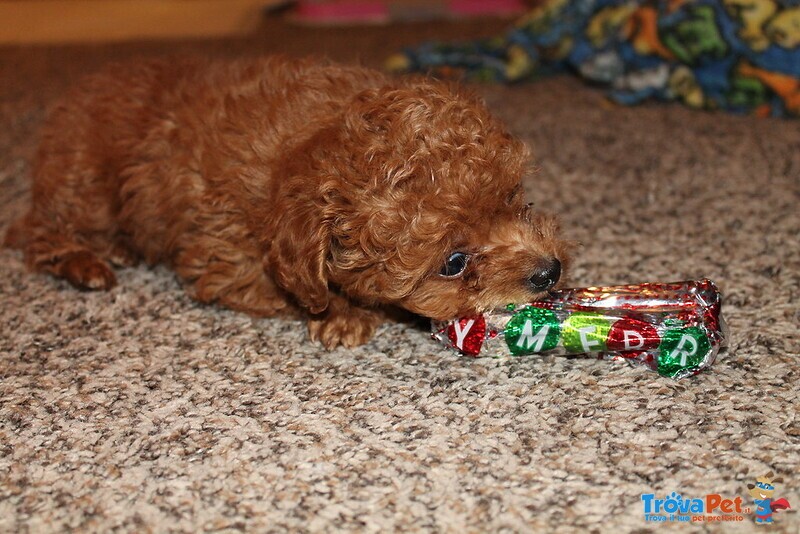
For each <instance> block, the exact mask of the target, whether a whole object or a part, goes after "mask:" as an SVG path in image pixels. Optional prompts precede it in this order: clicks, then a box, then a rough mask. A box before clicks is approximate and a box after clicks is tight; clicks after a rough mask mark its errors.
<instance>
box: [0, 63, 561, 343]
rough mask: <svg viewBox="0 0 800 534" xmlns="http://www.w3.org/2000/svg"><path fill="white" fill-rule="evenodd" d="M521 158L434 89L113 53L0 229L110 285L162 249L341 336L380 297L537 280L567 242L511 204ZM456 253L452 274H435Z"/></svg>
mask: <svg viewBox="0 0 800 534" xmlns="http://www.w3.org/2000/svg"><path fill="white" fill-rule="evenodd" d="M527 158H528V153H527V151H526V149H525V148H524V146H523V145H522V144H521V143H520V142H519V141H517V140H515V139H514V138H512V137H511V136H510V135H509V134H508V133H507V131H506V130H505V129H504V127H503V126H502V125H501V124H500V123H499V122H498V121H497V120H495V119H494V118H493V117H492V116H491V115H490V114H489V113H488V111H487V110H486V108H485V106H484V105H483V104H482V103H481V102H480V101H479V100H478V99H476V98H475V97H473V96H471V95H469V94H466V93H465V92H463V90H461V89H459V88H457V87H453V86H451V85H448V84H445V83H442V82H436V81H432V80H426V79H420V78H416V79H404V80H396V79H391V78H387V77H386V76H384V75H383V74H381V73H379V72H376V71H372V70H368V69H364V68H359V67H346V66H341V65H335V64H330V63H320V62H315V61H313V60H306V61H291V60H286V59H281V58H267V59H252V60H240V61H236V62H208V61H203V60H196V59H184V60H180V61H176V60H169V61H168V60H156V61H146V62H139V63H132V64H120V65H114V66H110V67H109V68H107V69H106V70H105V71H104V72H102V73H99V74H96V75H94V76H91V77H89V78H87V79H85V80H84V81H83V82H82V83H81V84H79V85H78V86H77V87H75V88H74V89H73V90H72V91H71V92H70V93H69V94H67V95H66V96H65V98H64V99H63V100H62V101H61V102H60V103H59V104H58V105H57V106H55V108H54V109H53V110H52V111H51V113H50V116H49V119H48V120H47V123H46V125H45V126H44V129H43V133H42V141H41V146H40V148H39V152H38V155H37V157H36V160H35V162H34V165H33V190H32V196H33V201H32V207H31V209H30V211H29V212H28V213H27V214H26V215H25V216H24V217H23V218H22V219H20V220H19V221H17V223H15V225H13V226H12V228H11V229H10V230H9V232H8V235H7V238H6V242H7V244H8V245H10V246H14V247H17V248H21V249H23V250H24V251H25V257H26V261H27V263H28V265H29V266H30V268H32V269H34V270H37V271H43V272H49V273H51V274H53V275H55V276H58V277H62V278H65V279H67V280H68V281H69V282H71V283H72V284H73V285H75V286H77V287H79V288H85V289H108V288H110V287H112V286H113V285H114V283H115V276H114V272H113V269H112V267H111V266H112V264H113V265H120V266H124V265H132V264H134V263H136V262H137V261H138V260H139V259H143V260H144V261H145V262H147V263H148V264H151V265H152V264H155V263H158V262H164V263H166V264H168V265H170V266H171V267H172V268H173V269H174V270H175V271H176V272H177V274H178V275H179V276H180V277H181V279H182V280H184V281H185V282H186V284H187V285H188V286H189V288H190V290H191V292H192V294H193V296H194V297H195V298H197V299H198V300H200V301H202V302H217V303H220V304H223V305H225V306H228V307H231V308H234V309H237V310H242V311H244V312H247V313H250V314H253V315H257V316H272V315H275V314H278V313H298V312H300V313H307V314H308V316H309V332H310V334H311V336H312V337H313V338H315V339H319V340H321V341H322V343H323V344H325V346H327V347H333V346H336V345H337V344H343V345H346V346H353V345H357V344H360V343H363V342H365V341H366V340H368V339H369V338H370V336H371V335H372V333H373V332H374V330H375V328H376V326H377V325H378V324H380V322H381V321H382V314H381V312H380V308H381V307H382V306H386V305H389V306H400V307H402V308H405V309H407V310H410V311H412V312H415V313H418V314H421V315H424V316H427V317H431V318H436V319H447V318H451V317H454V316H457V315H466V314H470V313H474V312H476V311H477V310H482V309H487V308H491V307H495V306H498V305H503V304H506V303H508V302H512V301H517V302H518V301H525V300H529V299H531V298H533V297H536V296H537V295H539V294H541V292H542V291H543V290H544V289H546V287H544V288H543V287H542V286H541V284H539V285H536V284H533V285H532V282H531V281H532V280H534V281H535V280H537V278H536V276H537V273H541V272H542V271H543V269H546V268H547V267H548V266H552V265H553V262H554V259H559V260H561V261H562V262H565V261H566V256H565V254H566V248H567V247H566V245H565V243H564V242H563V241H560V240H559V239H558V238H557V237H556V231H557V229H556V226H555V223H554V222H553V220H552V219H549V218H546V217H542V216H535V215H531V214H530V213H529V211H528V210H527V208H526V206H525V205H524V203H523V200H522V193H521V191H522V190H521V187H520V179H521V177H522V174H523V172H524V170H525V165H526V161H527ZM456 251H458V252H463V253H465V254H468V255H469V256H468V261H467V266H466V269H465V270H464V271H463V273H461V274H460V275H458V276H453V277H444V276H442V275H440V271H441V270H442V265H443V263H444V262H445V261H446V260H447V258H448V257H449V256H450V255H451V254H452V253H453V252H456ZM538 276H539V278H541V275H538ZM551 278H556V279H557V278H558V276H557V273H556V276H555V277H552V276H551ZM553 282H555V280H550V281H549V282H548V283H547V285H552V283H553Z"/></svg>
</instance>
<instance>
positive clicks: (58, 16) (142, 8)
mask: <svg viewBox="0 0 800 534" xmlns="http://www.w3.org/2000/svg"><path fill="white" fill-rule="evenodd" d="M278 3H279V0H37V1H19V0H15V1H8V0H3V1H0V21H2V22H0V44H26V43H81V42H83V43H86V42H105V41H126V40H134V39H137V40H139V39H180V38H192V37H221V36H230V35H244V34H247V33H249V32H251V31H252V30H254V29H255V28H256V27H257V26H258V23H259V19H260V17H261V13H262V10H263V9H264V8H265V7H267V6H269V5H274V4H278Z"/></svg>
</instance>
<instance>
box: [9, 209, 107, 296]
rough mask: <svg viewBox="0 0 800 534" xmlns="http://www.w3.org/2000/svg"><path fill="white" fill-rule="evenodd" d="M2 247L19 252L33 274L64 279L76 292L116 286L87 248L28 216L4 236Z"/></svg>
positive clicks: (105, 269)
mask: <svg viewBox="0 0 800 534" xmlns="http://www.w3.org/2000/svg"><path fill="white" fill-rule="evenodd" d="M5 245H6V246H8V247H11V248H20V249H22V250H23V251H24V253H25V262H26V263H27V265H28V268H30V269H31V270H33V271H37V272H44V273H49V274H52V275H53V276H55V277H57V278H64V279H65V280H67V281H68V282H69V283H70V284H72V285H73V286H75V287H77V288H79V289H103V290H105V289H110V288H112V287H113V286H114V285H115V284H116V277H115V276H114V271H112V270H111V267H110V266H109V265H108V263H106V262H105V261H103V260H102V259H100V258H99V257H98V256H97V255H96V254H95V253H94V252H93V251H92V250H91V249H90V248H89V247H87V246H85V245H82V244H80V243H79V242H78V241H77V240H76V239H75V238H73V237H71V236H69V235H68V234H67V233H66V232H64V231H63V230H58V229H55V228H52V227H49V226H48V225H44V224H42V223H40V222H39V221H37V220H36V217H34V216H33V215H32V214H28V215H26V216H24V217H22V218H21V219H19V220H17V221H16V222H15V223H14V224H13V225H12V226H11V228H9V230H8V233H7V234H6V239H5Z"/></svg>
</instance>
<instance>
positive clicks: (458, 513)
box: [0, 23, 800, 532]
mask: <svg viewBox="0 0 800 534" xmlns="http://www.w3.org/2000/svg"><path fill="white" fill-rule="evenodd" d="M465 28H466V29H465ZM498 29H499V26H498V25H496V24H495V25H493V24H483V23H480V24H475V25H472V26H470V25H467V26H466V27H465V26H464V25H455V24H453V25H447V24H435V25H422V26H406V27H397V28H391V29H388V30H380V29H374V28H373V29H364V30H359V31H351V30H344V29H330V30H290V29H288V28H285V27H283V26H280V25H279V24H271V25H266V26H265V27H264V28H263V30H262V31H261V32H260V33H259V34H258V35H256V36H254V37H252V38H250V39H246V40H238V41H224V42H213V43H208V42H205V43H201V42H196V43H188V42H181V43H151V44H140V45H116V46H113V47H107V48H89V47H86V48H84V47H71V48H36V49H3V50H0V231H4V229H5V228H6V226H7V224H8V223H9V222H10V221H11V219H12V218H13V217H15V216H17V215H19V214H20V213H22V211H23V209H24V206H25V202H26V195H27V191H28V182H27V172H28V163H27V161H28V158H29V157H30V155H31V152H32V151H33V148H34V147H35V142H36V131H37V127H38V126H39V125H40V123H41V121H42V119H43V113H44V111H43V110H44V106H45V105H46V104H47V103H48V102H49V101H51V100H52V98H53V97H54V96H55V95H57V94H59V93H60V92H61V91H62V90H63V89H64V87H65V86H66V85H67V84H68V83H70V82H71V81H72V80H74V79H75V78H76V77H77V76H79V75H81V74H83V73H85V72H87V71H90V70H93V69H94V68H96V67H98V66H99V65H101V64H103V63H104V62H106V61H108V60H110V59H120V58H126V57H130V56H133V55H153V54H162V53H168V52H172V53H174V52H187V51H188V52H197V53H207V54H214V55H221V56H234V55H238V54H254V53H264V52H276V51H283V52H286V53H289V54H293V55H302V54H307V53H312V52H324V53H327V54H329V55H330V56H332V57H334V58H336V59H340V60H344V61H354V60H357V59H360V60H361V61H363V62H364V63H366V64H369V65H378V64H379V62H380V60H381V58H383V57H384V56H385V55H387V54H388V53H390V52H392V51H394V50H397V49H398V48H399V47H400V46H402V45H409V44H412V43H414V42H418V41H422V40H427V39H432V38H439V39H447V38H449V37H450V36H451V35H464V34H465V31H470V32H472V33H471V35H474V36H475V37H481V36H483V35H492V34H493V33H496V32H497V31H498ZM478 90H479V91H480V92H481V93H482V94H483V95H484V96H485V98H486V100H487V102H488V103H489V105H490V107H491V108H492V109H493V110H494V111H495V112H496V113H497V114H498V115H499V116H500V117H502V118H503V119H505V120H506V121H507V122H508V124H509V125H510V128H511V129H512V130H513V131H514V132H515V133H516V134H517V135H519V136H521V137H522V138H524V139H525V140H526V141H527V142H529V143H530V144H531V145H532V146H533V148H534V152H535V154H536V163H537V171H536V172H535V173H532V174H531V175H530V176H529V177H528V178H527V180H526V187H527V190H528V194H529V196H530V199H531V200H533V201H534V202H535V203H536V204H537V205H539V206H540V207H542V208H546V209H548V210H550V211H553V212H556V213H558V214H559V215H560V216H561V218H562V222H563V227H564V228H565V231H566V234H567V235H568V236H569V237H571V238H573V239H576V240H578V241H580V242H581V243H582V248H581V249H580V251H579V253H578V256H577V258H576V261H575V267H574V270H573V272H572V278H571V279H572V283H573V284H574V285H594V284H617V283H634V282H643V281H658V280H664V281H668V280H680V279H686V278H695V277H700V276H708V277H710V278H712V279H713V280H715V281H716V282H717V283H718V285H719V286H720V288H721V290H722V293H723V297H724V305H723V314H724V315H725V317H726V318H727V321H728V323H729V326H730V347H729V349H728V350H727V352H723V353H722V354H721V355H720V357H719V358H718V361H717V363H716V365H715V366H714V368H713V369H712V370H711V371H710V372H707V373H704V374H702V375H700V376H697V377H694V378H690V379H686V380H684V381H679V382H675V381H671V380H668V379H665V378H661V377H659V376H657V375H656V374H655V373H652V372H648V371H645V370H643V369H638V368H631V367H628V366H626V365H624V364H622V365H615V364H612V363H608V362H602V361H596V360H591V359H584V358H570V359H567V358H553V357H545V358H542V357H523V358H519V359H509V360H493V359H469V358H460V357H458V356H456V355H454V354H452V353H450V352H447V351H444V350H442V349H440V347H438V346H437V345H436V344H435V343H434V342H433V341H431V340H430V339H429V336H428V333H427V331H426V330H425V328H424V325H422V326H420V325H415V324H392V325H387V326H385V327H383V328H381V329H380V331H379V332H378V335H377V336H376V337H375V339H374V340H373V341H372V342H371V343H369V344H368V345H365V346H363V347H360V348H357V349H354V350H345V349H340V350H336V351H333V352H326V351H324V350H322V349H320V347H318V346H316V345H314V344H312V343H310V342H309V341H308V339H307V337H306V333H305V331H304V328H303V325H302V324H301V323H299V322H293V321H286V320H279V319H276V320H253V319H250V318H248V317H246V316H244V315H240V314H237V313H233V312H229V311H225V310H222V309H218V308H215V307H207V306H202V305H199V304H196V303H194V302H192V301H191V300H190V299H189V298H188V297H187V296H186V295H185V294H184V292H183V291H182V289H181V287H180V285H179V283H178V282H177V281H176V280H175V278H174V277H173V275H172V274H171V273H170V272H169V271H167V270H165V269H162V268H157V269H153V270H147V269H145V268H136V269H127V270H123V271H119V272H118V277H119V282H120V283H119V286H118V287H116V288H115V289H114V290H113V291H111V292H108V293H81V292H77V291H74V290H73V289H71V288H69V287H68V286H67V285H66V284H64V283H62V282H60V281H56V280H53V279H51V278H48V277H45V276H32V275H30V274H28V273H26V272H25V269H24V266H23V264H22V261H21V255H20V254H19V253H17V252H15V251H9V250H2V251H0V531H19V532H63V531H109V530H112V529H118V530H121V531H135V532H147V531H153V532H160V531H168V530H169V531H198V530H205V531H214V530H224V531H236V530H247V531H253V532H260V531H274V532H281V531H301V532H302V531H308V532H324V531H339V530H345V531H363V532H389V531H441V532H464V531H466V532H494V531H515V532H527V531H547V532H558V531H563V532H571V531H576V530H580V531H596V532H605V531H614V532H617V531H620V532H649V531H653V532H656V531H661V530H663V529H667V530H678V529H690V528H693V529H695V530H706V531H722V530H725V531H734V532H748V531H753V530H755V529H756V528H757V527H756V526H755V525H754V523H753V515H752V514H749V515H744V517H743V521H741V522H732V523H725V524H719V523H717V524H695V525H693V526H686V525H680V524H676V523H671V524H670V523H668V524H666V525H660V524H659V525H656V524H653V523H649V522H646V521H645V518H644V513H643V512H644V509H643V503H642V499H641V496H642V494H643V493H644V494H647V493H654V494H655V495H656V497H659V498H663V497H665V496H667V495H668V494H670V493H671V492H677V493H679V494H681V495H682V496H683V497H684V498H698V497H705V496H706V495H707V494H720V495H722V496H723V497H727V498H731V499H733V498H736V497H741V498H742V501H743V506H750V507H752V506H753V504H752V498H751V497H749V496H748V494H747V488H746V485H747V484H748V483H753V482H755V478H756V477H757V476H759V475H762V474H765V473H766V472H768V471H770V470H772V471H774V472H775V473H776V474H779V475H781V476H783V478H784V482H783V483H779V484H778V485H777V490H776V492H775V498H780V497H783V498H786V499H788V500H789V502H790V503H791V505H792V507H793V508H794V509H796V508H798V507H800V492H798V488H800V476H799V475H798V472H800V420H798V417H797V406H798V386H797V383H798V381H800V371H799V370H798V352H799V351H800V336H799V335H798V325H799V324H800V306H799V305H798V299H800V243H799V242H798V239H799V238H798V236H800V123H798V122H781V121H779V120H772V119H755V118H740V117H734V116H728V115H723V114H708V113H698V112H693V111H689V110H687V109H682V108H680V107H678V106H670V105H647V106H643V107H637V108H619V107H614V106H611V105H608V104H606V103H605V102H604V100H603V98H602V96H601V94H599V93H598V92H596V91H595V90H593V89H591V88H587V87H585V86H583V85H581V84H580V82H578V81H576V80H573V79H571V78H568V77H564V78H554V79H549V80H545V81H543V82H540V83H536V84H531V85H518V86H513V87H492V86H483V87H478ZM717 513H718V512H717ZM798 528H800V520H799V518H798V515H797V514H796V513H794V511H792V510H790V511H786V512H781V513H779V514H777V515H776V518H775V524H774V525H773V526H772V527H770V528H769V530H770V531H774V532H797V531H798ZM765 530H766V529H765Z"/></svg>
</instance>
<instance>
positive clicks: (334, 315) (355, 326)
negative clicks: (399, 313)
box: [308, 302, 381, 350]
mask: <svg viewBox="0 0 800 534" xmlns="http://www.w3.org/2000/svg"><path fill="white" fill-rule="evenodd" d="M380 322H381V320H380V316H379V314H378V313H377V312H374V311H372V310H365V309H362V308H355V307H351V306H349V305H347V303H344V304H342V303H338V302H337V303H336V304H333V305H331V306H329V307H328V309H327V310H326V311H325V313H323V314H321V315H320V316H318V317H314V318H312V319H309V320H308V334H309V336H310V337H311V339H312V341H320V342H321V343H322V344H323V345H324V346H325V348H326V349H328V350H332V349H335V348H336V347H337V346H339V345H343V346H345V347H347V348H352V347H357V346H358V345H363V344H364V343H366V342H367V341H369V340H370V338H371V337H372V335H373V334H374V333H375V328H376V327H377V326H378V325H379V324H380Z"/></svg>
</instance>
